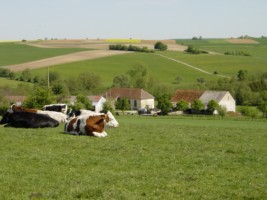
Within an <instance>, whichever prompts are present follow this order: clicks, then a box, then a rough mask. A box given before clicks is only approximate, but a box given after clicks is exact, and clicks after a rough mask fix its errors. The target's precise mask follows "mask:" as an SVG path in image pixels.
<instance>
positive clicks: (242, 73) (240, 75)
mask: <svg viewBox="0 0 267 200" xmlns="http://www.w3.org/2000/svg"><path fill="white" fill-rule="evenodd" d="M247 77H248V72H247V71H246V70H239V71H238V74H237V78H238V80H239V81H244V80H246V79H247Z"/></svg>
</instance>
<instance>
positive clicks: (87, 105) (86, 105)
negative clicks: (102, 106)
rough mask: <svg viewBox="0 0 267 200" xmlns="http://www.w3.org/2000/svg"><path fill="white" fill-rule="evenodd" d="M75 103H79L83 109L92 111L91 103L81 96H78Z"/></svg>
mask: <svg viewBox="0 0 267 200" xmlns="http://www.w3.org/2000/svg"><path fill="white" fill-rule="evenodd" d="M76 102H77V103H81V105H82V106H83V107H82V108H85V109H87V110H92V109H93V108H94V107H93V105H92V102H91V101H90V100H89V99H88V98H87V97H86V96H85V95H83V94H79V95H78V96H77V98H76Z"/></svg>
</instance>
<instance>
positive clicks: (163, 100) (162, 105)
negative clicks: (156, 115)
mask: <svg viewBox="0 0 267 200" xmlns="http://www.w3.org/2000/svg"><path fill="white" fill-rule="evenodd" d="M157 101H158V105H157V108H158V109H160V110H161V114H162V115H167V114H168V113H169V112H170V111H171V110H172V103H171V101H170V95H168V94H163V95H161V96H159V97H157Z"/></svg>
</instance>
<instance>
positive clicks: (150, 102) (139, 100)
mask: <svg viewBox="0 0 267 200" xmlns="http://www.w3.org/2000/svg"><path fill="white" fill-rule="evenodd" d="M105 97H106V99H115V100H118V99H119V98H121V99H123V98H127V99H128V100H129V103H130V107H131V110H139V109H145V108H146V109H153V108H154V99H155V98H154V96H152V95H151V94H149V93H148V92H146V91H145V90H143V89H139V88H110V89H109V90H107V91H106V93H105Z"/></svg>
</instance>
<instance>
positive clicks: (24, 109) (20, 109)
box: [11, 104, 37, 113]
mask: <svg viewBox="0 0 267 200" xmlns="http://www.w3.org/2000/svg"><path fill="white" fill-rule="evenodd" d="M11 109H12V110H13V111H14V112H31V113H37V109H29V108H22V107H20V106H16V105H15V104H13V105H12V106H11Z"/></svg>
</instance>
